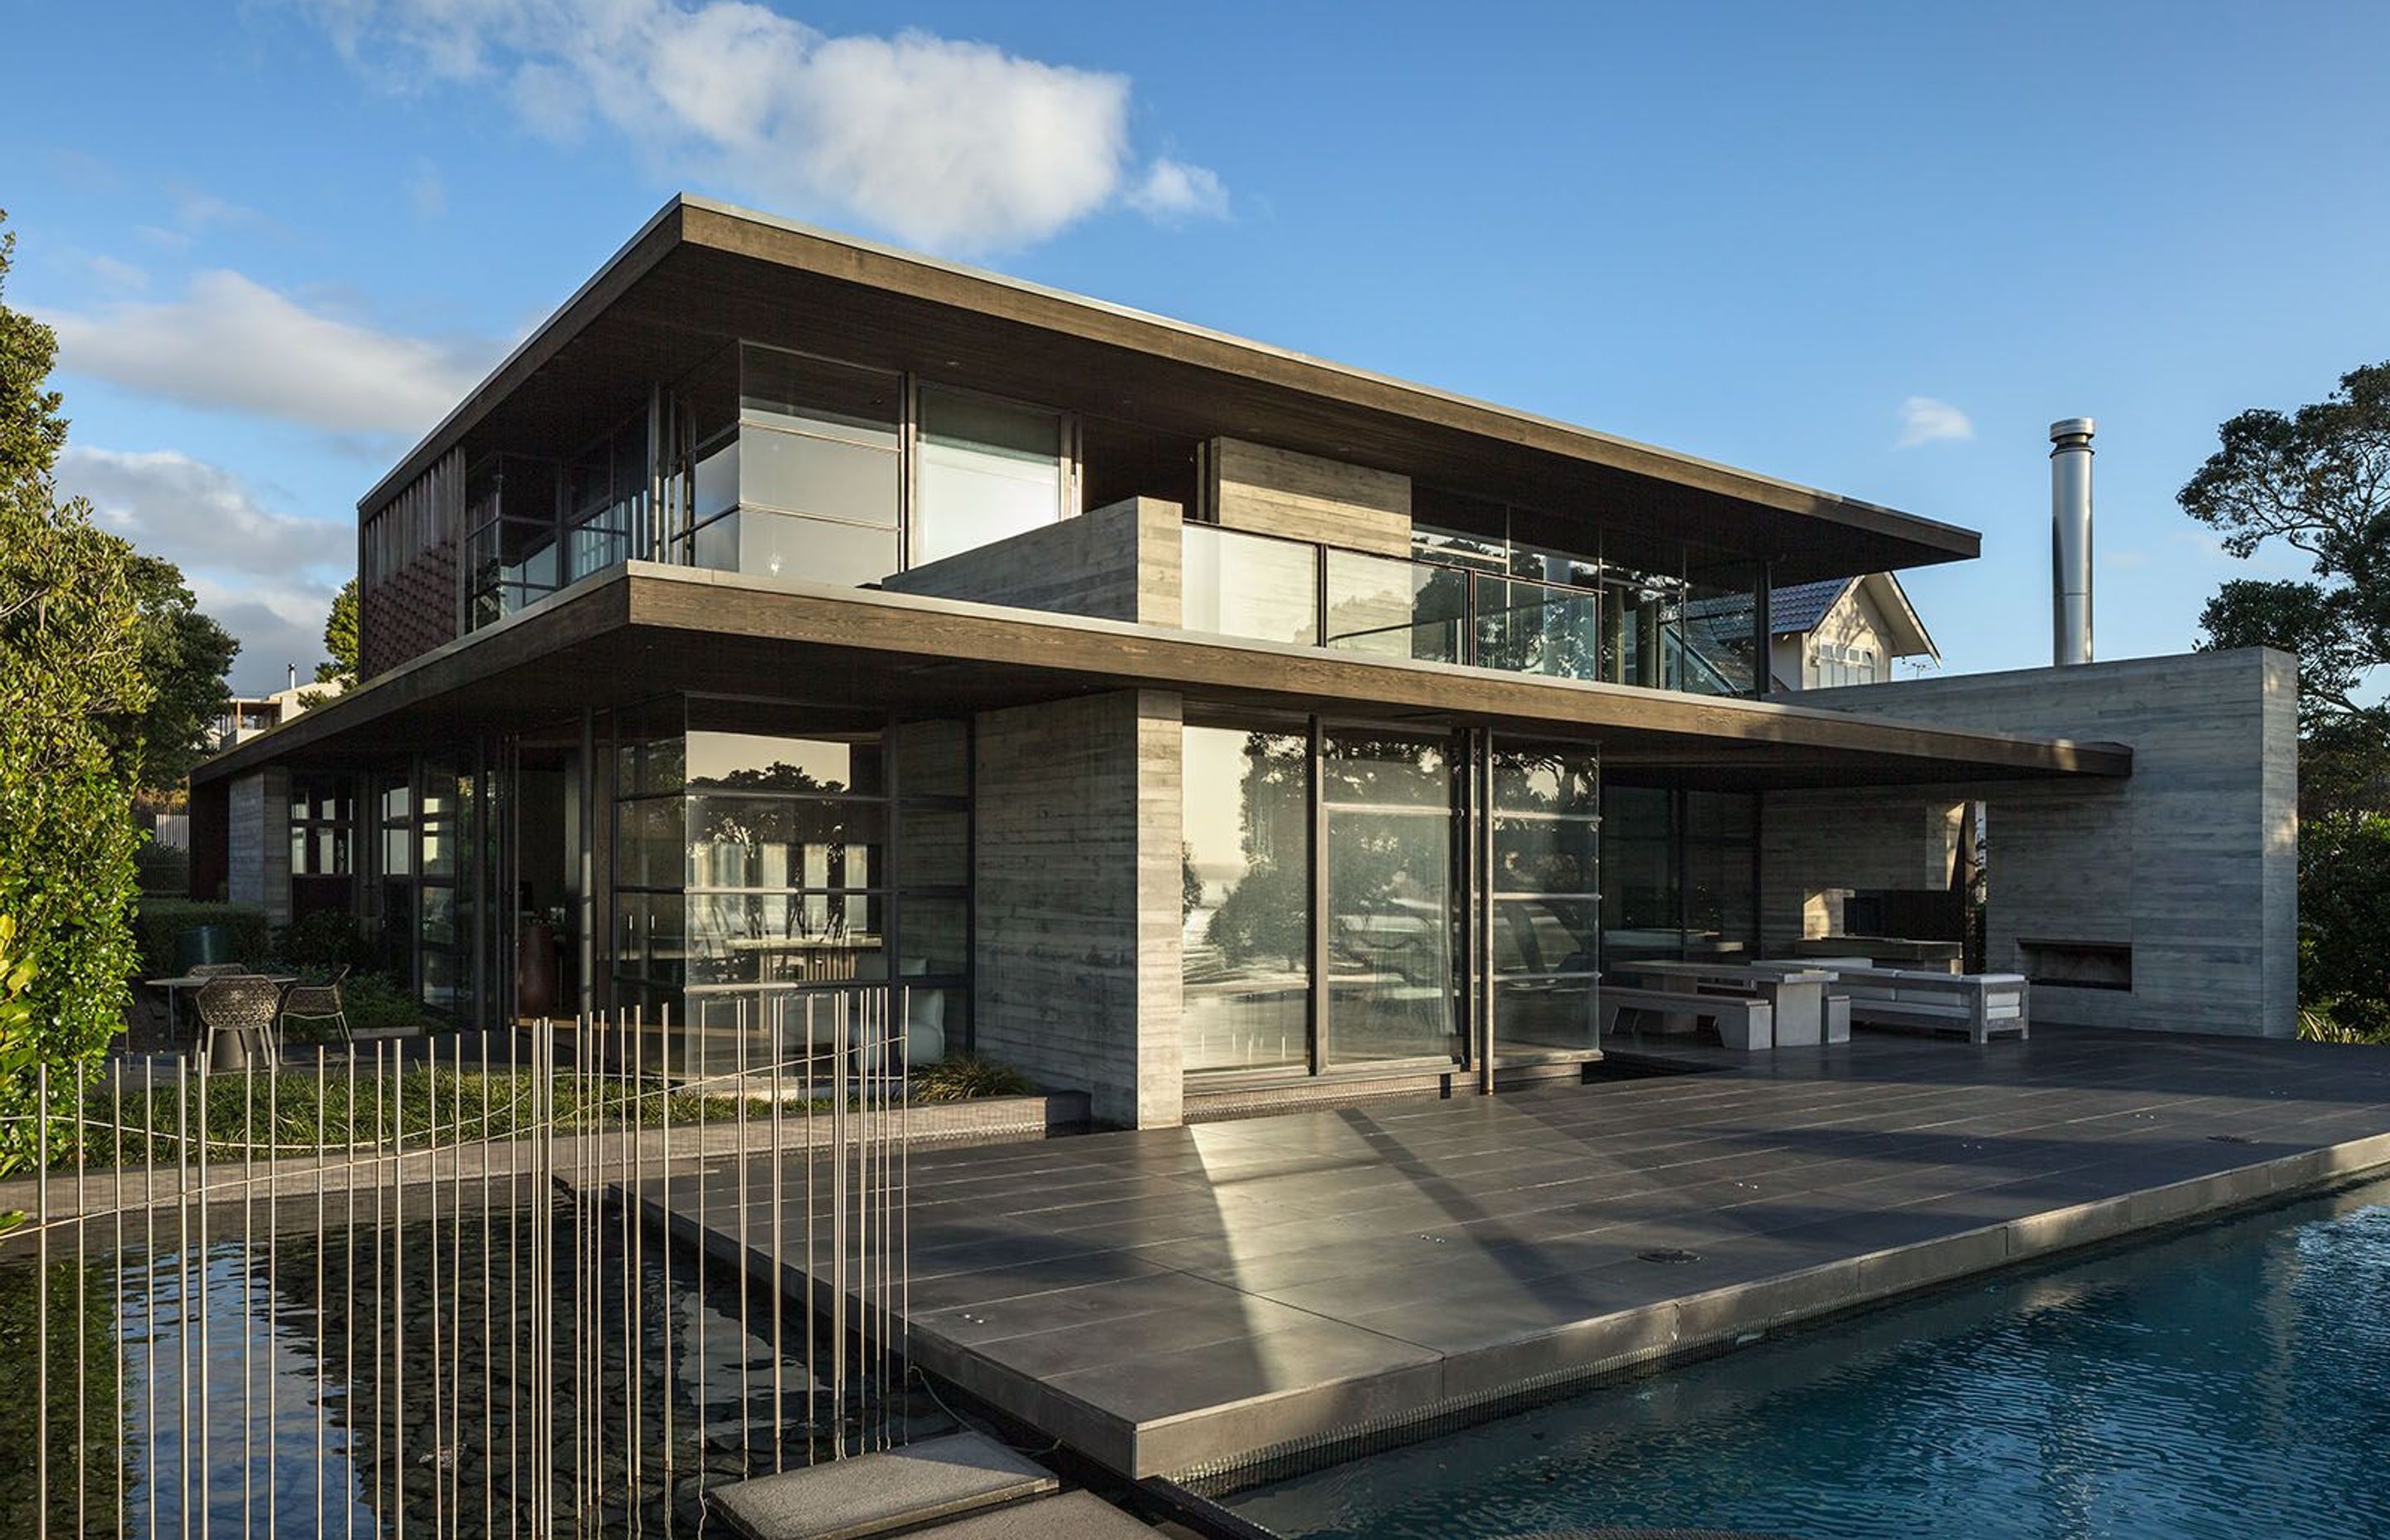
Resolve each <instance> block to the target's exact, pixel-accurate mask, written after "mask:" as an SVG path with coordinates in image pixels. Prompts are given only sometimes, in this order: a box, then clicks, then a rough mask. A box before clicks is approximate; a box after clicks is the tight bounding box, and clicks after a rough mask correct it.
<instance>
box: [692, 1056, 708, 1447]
mask: <svg viewBox="0 0 2390 1540" xmlns="http://www.w3.org/2000/svg"><path fill="white" fill-rule="evenodd" d="M700 1020H701V1018H693V1019H692V1020H690V1021H689V1024H688V1028H689V1031H688V1043H689V1052H690V1054H691V1055H692V1056H693V1057H694V1058H695V1059H696V1060H697V1062H696V1064H695V1066H694V1068H695V1070H696V1072H697V1073H696V1075H695V1076H694V1077H693V1078H694V1084H696V1086H697V1162H696V1171H695V1173H694V1174H693V1176H692V1180H693V1181H694V1182H695V1183H696V1199H697V1308H696V1310H695V1311H693V1312H692V1313H691V1314H692V1315H693V1317H694V1319H693V1320H692V1322H691V1330H692V1333H693V1337H694V1346H693V1347H692V1349H691V1351H690V1359H689V1362H690V1366H691V1367H693V1368H694V1369H695V1371H696V1373H695V1376H694V1379H695V1381H696V1391H695V1393H696V1396H697V1427H696V1429H695V1430H694V1431H695V1432H696V1434H697V1447H698V1457H697V1458H698V1469H699V1470H700V1471H702V1470H703V1469H705V1464H704V1461H705V1446H706V1442H707V1440H708V1438H709V1437H710V1436H711V1430H710V1428H709V1423H710V1421H711V1418H710V1417H709V1413H710V1410H711V1408H710V1407H708V1405H706V1395H705V1392H706V1388H707V1387H706V1379H707V1375H708V1372H709V1371H710V1370H711V1369H712V1368H713V1361H712V1360H710V1359H709V1358H707V1357H706V1355H705V1317H706V1315H708V1314H709V1313H710V1307H709V1302H708V1300H707V1297H706V1292H705V1253H706V1252H707V1251H709V1250H710V1249H711V1248H712V1239H711V1237H710V1235H709V1234H708V1232H707V1230H706V1227H705V1211H706V1201H705V1187H706V1180H705V1179H706V1149H705V1123H706V1115H705V1114H706V1106H705V1104H706V1103H707V1102H708V1101H710V1100H711V1099H713V1094H712V1093H713V1086H712V1083H711V1080H710V1077H709V1076H708V1074H707V1071H708V1070H709V1069H710V1068H711V1066H710V1065H709V1064H708V1063H707V1062H706V1058H707V1056H706V1051H705V1033H704V1031H703V1029H702V1028H701V1027H700V1025H699V1021H700Z"/></svg>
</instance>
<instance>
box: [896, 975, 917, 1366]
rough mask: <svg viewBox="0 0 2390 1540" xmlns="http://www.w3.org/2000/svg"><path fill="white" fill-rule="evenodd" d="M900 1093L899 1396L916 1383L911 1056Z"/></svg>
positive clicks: (908, 1007) (910, 1013) (908, 1018)
mask: <svg viewBox="0 0 2390 1540" xmlns="http://www.w3.org/2000/svg"><path fill="white" fill-rule="evenodd" d="M912 993H913V992H912V989H911V987H910V986H907V987H906V991H905V995H906V1007H905V1020H906V1023H907V1028H906V1030H907V1034H908V1035H907V1038H906V1048H907V1050H908V1051H909V1050H910V1048H911V1039H910V1035H909V1033H910V1030H911V1029H910V1023H911V1021H912V1020H913V1008H912V1005H911V1000H912ZM901 1094H902V1095H903V1097H904V1098H905V1101H904V1107H905V1134H906V1138H905V1142H904V1143H903V1144H902V1145H900V1146H899V1147H898V1148H897V1151H896V1162H897V1163H896V1225H897V1231H896V1236H897V1239H896V1266H897V1269H898V1274H897V1276H898V1277H901V1278H902V1279H903V1280H904V1282H903V1284H902V1286H901V1288H900V1290H899V1292H898V1295H897V1311H898V1314H899V1315H901V1316H902V1317H903V1318H902V1319H901V1320H900V1321H899V1322H898V1323H897V1329H898V1330H899V1331H901V1332H903V1333H904V1336H903V1337H902V1339H901V1341H903V1344H904V1354H903V1356H902V1357H901V1358H900V1359H899V1360H898V1364H899V1367H898V1374H897V1380H896V1393H897V1394H899V1395H903V1394H905V1393H906V1392H908V1391H910V1390H911V1389H912V1385H913V1139H912V1132H913V1075H912V1061H911V1059H906V1074H905V1087H904V1090H903V1092H902V1093H901Z"/></svg>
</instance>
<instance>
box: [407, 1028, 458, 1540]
mask: <svg viewBox="0 0 2390 1540" xmlns="http://www.w3.org/2000/svg"><path fill="white" fill-rule="evenodd" d="M422 1153H423V1158H424V1161H425V1164H424V1167H423V1176H424V1182H423V1186H424V1200H425V1203H426V1211H425V1212H426V1215H427V1218H428V1223H427V1224H426V1225H425V1226H424V1230H423V1243H424V1246H425V1248H426V1249H427V1250H428V1251H430V1253H431V1254H430V1258H429V1260H428V1264H427V1265H426V1267H425V1269H424V1274H423V1277H424V1288H423V1295H424V1302H423V1303H424V1308H425V1310H426V1311H428V1312H429V1313H430V1332H429V1334H428V1335H429V1337H430V1341H429V1342H428V1343H427V1344H426V1345H427V1346H428V1347H429V1349H430V1352H429V1353H428V1354H426V1356H427V1357H429V1358H430V1363H431V1407H430V1410H431V1448H430V1456H431V1470H430V1476H431V1533H432V1534H435V1535H438V1534H447V1533H448V1504H447V1502H446V1498H447V1495H448V1494H447V1488H446V1484H445V1482H443V1481H442V1479H441V1474H440V1445H441V1443H442V1441H443V1438H444V1437H445V1436H446V1434H447V1431H448V1429H447V1420H446V1418H444V1417H443V1415H442V1404H443V1391H444V1389H445V1383H444V1382H445V1380H446V1378H447V1368H448V1365H447V1361H446V1357H445V1355H444V1354H443V1353H442V1352H441V1334H440V1303H441V1302H440V1044H439V1042H438V1041H437V1040H436V1039H433V1038H430V1037H427V1038H426V1039H425V1040H424V1044H423V1149H422ZM400 1282H401V1284H402V1286H403V1285H404V1284H405V1279H404V1278H401V1279H400ZM402 1415H403V1414H402ZM400 1457H401V1459H402V1460H403V1459H404V1458H405V1454H404V1452H402V1453H401V1456H400ZM403 1500H404V1499H402V1501H403Z"/></svg>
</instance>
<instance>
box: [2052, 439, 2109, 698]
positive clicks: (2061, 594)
mask: <svg viewBox="0 0 2390 1540" xmlns="http://www.w3.org/2000/svg"><path fill="white" fill-rule="evenodd" d="M2096 426H2097V425H2096V424H2094V423H2093V422H2092V420H2091V419H2090V418H2089V417H2067V418H2065V419H2063V420H2062V421H2059V422H2053V423H2051V424H2050V425H2049V445H2050V447H2049V626H2050V643H2049V661H2051V662H2052V663H2055V664H2057V665H2059V666H2060V667H2064V666H2066V665H2068V664H2071V663H2088V662H2089V661H2091V434H2092V432H2093V431H2094V430H2095V428H2096Z"/></svg>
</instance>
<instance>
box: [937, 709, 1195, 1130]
mask: <svg viewBox="0 0 2390 1540" xmlns="http://www.w3.org/2000/svg"><path fill="white" fill-rule="evenodd" d="M976 755H977V772H978V775H977V783H976V787H975V805H976V809H977V812H976V815H975V817H976V836H977V837H976V841H975V849H974V853H973V858H972V859H973V868H974V873H975V888H974V893H975V903H976V905H977V914H976V917H975V932H974V952H975V956H974V969H973V971H974V999H973V1030H974V1033H975V1035H976V1041H977V1045H978V1048H979V1051H980V1052H981V1053H983V1054H985V1055H987V1056H988V1057H990V1058H993V1059H1002V1060H1004V1061H1006V1062H1008V1063H1010V1064H1013V1065H1015V1066H1017V1067H1018V1068H1020V1069H1021V1070H1022V1071H1023V1072H1026V1073H1028V1074H1030V1075H1031V1076H1033V1077H1034V1078H1035V1079H1037V1080H1038V1081H1040V1082H1043V1083H1044V1084H1048V1085H1053V1086H1059V1087H1066V1088H1074V1089H1080V1090H1084V1091H1086V1092H1087V1093H1088V1096H1089V1098H1090V1102H1091V1105H1092V1108H1093V1110H1094V1113H1095V1115H1096V1116H1097V1117H1098V1118H1099V1119H1101V1120H1103V1121H1105V1122H1107V1123H1122V1124H1126V1125H1130V1126H1135V1127H1141V1128H1150V1127H1157V1126H1164V1125H1168V1124H1172V1123H1176V1122H1178V1121H1179V1116H1180V1106H1181V1097H1180V1084H1179V1082H1180V1057H1179V1020H1178V1014H1179V982H1180V972H1179V969H1180V959H1179V952H1180V944H1179V927H1178V921H1179V864H1180V842H1181V836H1180V828H1179V825H1180V810H1179V789H1180V787H1179V780H1180V743H1179V702H1178V698H1177V697H1176V695H1173V694H1169V693H1167V692H1158V691H1122V692H1120V693H1117V694H1112V695H1104V696H1096V697H1089V698H1085V699H1071V700H1058V701H1052V702H1048V703H1045V704H1040V705H1034V706H1022V707H1016V708H1013V709H1011V710H1008V711H1000V712H985V713H983V714H982V715H981V717H980V718H979V721H978V728H977V735H976Z"/></svg>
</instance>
